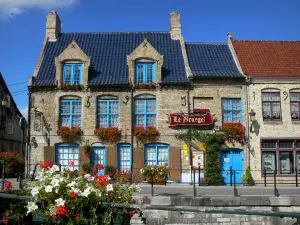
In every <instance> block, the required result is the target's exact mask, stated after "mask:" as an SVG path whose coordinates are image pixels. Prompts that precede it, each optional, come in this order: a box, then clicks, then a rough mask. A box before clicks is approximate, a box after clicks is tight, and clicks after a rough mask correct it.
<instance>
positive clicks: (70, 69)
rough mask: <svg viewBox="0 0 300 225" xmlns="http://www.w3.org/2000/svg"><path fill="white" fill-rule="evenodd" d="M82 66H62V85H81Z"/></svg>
mask: <svg viewBox="0 0 300 225" xmlns="http://www.w3.org/2000/svg"><path fill="white" fill-rule="evenodd" d="M82 67H83V66H82V64H64V70H63V84H82Z"/></svg>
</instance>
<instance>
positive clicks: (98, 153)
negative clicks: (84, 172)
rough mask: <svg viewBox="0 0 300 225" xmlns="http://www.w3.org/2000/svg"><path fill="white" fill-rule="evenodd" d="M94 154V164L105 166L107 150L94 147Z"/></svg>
mask: <svg viewBox="0 0 300 225" xmlns="http://www.w3.org/2000/svg"><path fill="white" fill-rule="evenodd" d="M93 154H94V162H93V164H102V165H104V154H105V148H103V147H94V148H93Z"/></svg>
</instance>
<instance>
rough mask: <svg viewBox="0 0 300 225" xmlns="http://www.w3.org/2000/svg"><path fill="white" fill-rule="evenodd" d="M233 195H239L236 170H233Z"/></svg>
mask: <svg viewBox="0 0 300 225" xmlns="http://www.w3.org/2000/svg"><path fill="white" fill-rule="evenodd" d="M233 195H234V197H237V196H238V192H237V189H236V177H235V170H234V171H233Z"/></svg>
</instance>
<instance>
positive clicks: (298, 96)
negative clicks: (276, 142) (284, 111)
mask: <svg viewBox="0 0 300 225" xmlns="http://www.w3.org/2000/svg"><path fill="white" fill-rule="evenodd" d="M290 100H291V117H292V119H293V120H299V119H300V92H299V93H290Z"/></svg>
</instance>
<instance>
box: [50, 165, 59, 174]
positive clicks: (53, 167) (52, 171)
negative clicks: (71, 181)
mask: <svg viewBox="0 0 300 225" xmlns="http://www.w3.org/2000/svg"><path fill="white" fill-rule="evenodd" d="M48 171H49V172H50V173H54V172H58V171H59V166H58V165H53V166H52V168H50V170H48Z"/></svg>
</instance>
